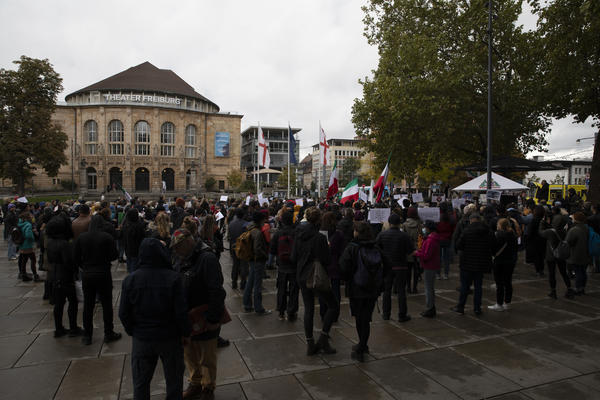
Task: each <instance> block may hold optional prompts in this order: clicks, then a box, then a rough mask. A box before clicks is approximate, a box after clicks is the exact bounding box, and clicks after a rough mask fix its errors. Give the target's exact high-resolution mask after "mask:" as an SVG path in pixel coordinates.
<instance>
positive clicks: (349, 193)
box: [342, 178, 358, 204]
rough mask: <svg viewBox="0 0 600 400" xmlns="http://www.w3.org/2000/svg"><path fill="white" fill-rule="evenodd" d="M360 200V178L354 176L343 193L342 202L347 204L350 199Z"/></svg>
mask: <svg viewBox="0 0 600 400" xmlns="http://www.w3.org/2000/svg"><path fill="white" fill-rule="evenodd" d="M356 200H358V178H354V179H353V180H351V181H350V183H348V184H347V185H346V187H345V188H344V192H343V193H342V204H346V202H348V201H356Z"/></svg>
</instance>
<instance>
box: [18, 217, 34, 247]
mask: <svg viewBox="0 0 600 400" xmlns="http://www.w3.org/2000/svg"><path fill="white" fill-rule="evenodd" d="M19 229H21V232H22V233H23V238H24V239H25V240H24V241H23V244H22V245H20V246H19V250H31V249H33V246H34V245H35V237H34V236H33V226H32V224H31V222H29V221H26V220H24V219H20V218H19Z"/></svg>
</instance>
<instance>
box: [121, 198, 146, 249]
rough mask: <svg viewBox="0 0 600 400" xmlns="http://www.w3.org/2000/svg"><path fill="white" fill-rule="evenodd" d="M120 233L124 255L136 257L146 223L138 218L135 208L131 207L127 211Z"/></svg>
mask: <svg viewBox="0 0 600 400" xmlns="http://www.w3.org/2000/svg"><path fill="white" fill-rule="evenodd" d="M121 235H122V237H123V242H124V244H125V255H126V256H127V257H137V256H138V252H139V248H140V244H141V243H142V240H144V237H145V235H146V224H145V223H144V222H143V221H141V220H140V217H139V214H138V211H137V210H136V209H134V208H132V209H130V210H129V211H127V215H126V216H125V222H124V223H123V228H122V234H121Z"/></svg>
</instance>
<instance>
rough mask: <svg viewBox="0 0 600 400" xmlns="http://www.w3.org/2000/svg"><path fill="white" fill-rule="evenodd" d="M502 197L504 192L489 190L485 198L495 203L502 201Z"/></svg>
mask: <svg viewBox="0 0 600 400" xmlns="http://www.w3.org/2000/svg"><path fill="white" fill-rule="evenodd" d="M500 196H502V192H500V191H499V190H488V191H487V193H486V195H485V197H487V200H488V201H490V200H495V201H500Z"/></svg>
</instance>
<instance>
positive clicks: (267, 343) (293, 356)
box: [235, 335, 327, 379]
mask: <svg viewBox="0 0 600 400" xmlns="http://www.w3.org/2000/svg"><path fill="white" fill-rule="evenodd" d="M235 345H236V346H237V348H238V349H239V351H240V353H241V354H242V357H243V358H244V361H245V362H246V365H247V366H248V368H249V369H250V372H251V373H252V375H253V376H254V378H255V379H261V378H270V377H273V376H278V375H286V374H291V373H296V372H303V371H311V370H315V369H323V368H326V367H327V364H325V362H324V361H323V360H322V359H321V358H319V357H317V356H310V357H309V356H307V355H306V345H305V344H304V343H303V342H302V341H301V340H300V339H299V338H298V337H297V336H295V335H288V336H279V337H273V338H266V339H255V340H243V341H240V342H236V343H235Z"/></svg>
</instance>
